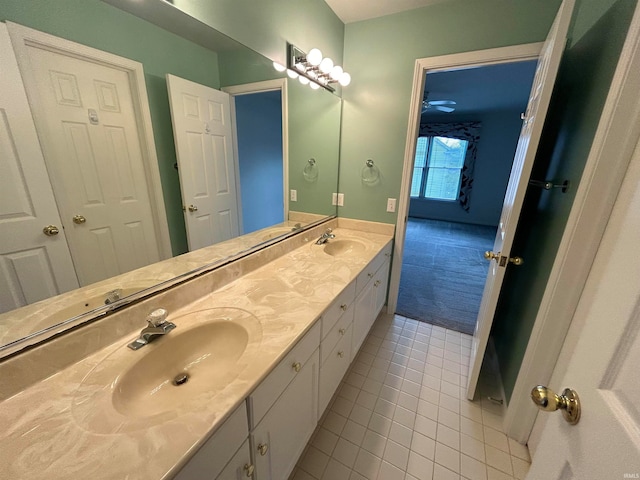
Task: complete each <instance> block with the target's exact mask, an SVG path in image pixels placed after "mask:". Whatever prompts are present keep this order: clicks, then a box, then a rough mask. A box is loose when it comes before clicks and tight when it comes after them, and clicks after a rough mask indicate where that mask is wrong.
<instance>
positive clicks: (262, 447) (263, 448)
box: [258, 443, 269, 457]
mask: <svg viewBox="0 0 640 480" xmlns="http://www.w3.org/2000/svg"><path fill="white" fill-rule="evenodd" d="M267 450H269V445H267V444H266V443H259V444H258V451H259V452H260V455H262V456H263V457H264V456H265V455H266V454H267Z"/></svg>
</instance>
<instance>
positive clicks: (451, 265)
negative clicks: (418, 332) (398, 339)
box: [396, 218, 496, 335]
mask: <svg viewBox="0 0 640 480" xmlns="http://www.w3.org/2000/svg"><path fill="white" fill-rule="evenodd" d="M495 235H496V228H495V227H486V226H481V225H468V224H463V223H454V222H444V221H440V220H427V219H419V218H409V222H408V224H407V235H406V240H405V246H404V255H403V258H402V275H401V277H400V295H399V298H398V306H397V308H396V313H398V314H399V315H403V316H405V317H409V318H414V319H416V320H421V321H424V322H428V323H431V324H434V325H439V326H442V327H444V328H448V329H451V330H457V331H459V332H462V333H467V334H470V335H473V330H474V328H475V324H476V317H477V316H478V309H479V308H480V300H481V299H482V291H483V289H484V283H485V280H486V276H487V268H488V266H489V263H488V262H487V261H486V260H485V259H484V257H483V254H484V252H485V251H486V250H491V247H492V246H493V242H494V239H495Z"/></svg>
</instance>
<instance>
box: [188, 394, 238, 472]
mask: <svg viewBox="0 0 640 480" xmlns="http://www.w3.org/2000/svg"><path fill="white" fill-rule="evenodd" d="M248 436H249V425H248V422H247V406H246V404H245V403H244V402H242V403H241V404H240V405H239V406H238V408H236V409H235V411H234V412H233V413H232V414H231V416H230V417H229V418H228V419H227V420H226V421H225V422H224V423H223V424H222V425H221V426H220V427H219V428H218V429H217V430H216V431H215V433H214V434H213V435H212V436H211V438H209V440H207V441H206V442H205V444H204V445H202V447H200V450H198V451H197V452H196V453H195V455H194V456H193V457H192V458H191V460H189V462H188V463H187V464H186V465H185V466H184V467H183V468H182V470H180V471H179V472H178V474H177V475H176V476H175V480H197V479H200V478H216V477H217V476H218V474H219V473H220V472H221V471H222V469H223V468H224V467H225V465H227V463H229V460H231V458H232V457H233V456H234V454H235V453H236V452H237V451H238V449H239V448H240V446H241V445H242V443H243V442H244V441H245V440H246V439H247V437H248Z"/></svg>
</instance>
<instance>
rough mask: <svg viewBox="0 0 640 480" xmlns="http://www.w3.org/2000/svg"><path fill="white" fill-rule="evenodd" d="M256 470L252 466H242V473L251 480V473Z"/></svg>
mask: <svg viewBox="0 0 640 480" xmlns="http://www.w3.org/2000/svg"><path fill="white" fill-rule="evenodd" d="M255 469H256V467H254V466H253V465H250V464H248V463H246V464H245V465H244V471H245V473H246V474H247V477H249V478H251V477H252V476H253V471H254V470H255Z"/></svg>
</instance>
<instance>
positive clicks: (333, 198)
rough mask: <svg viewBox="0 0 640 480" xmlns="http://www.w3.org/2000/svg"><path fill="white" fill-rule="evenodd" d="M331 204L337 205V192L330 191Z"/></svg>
mask: <svg viewBox="0 0 640 480" xmlns="http://www.w3.org/2000/svg"><path fill="white" fill-rule="evenodd" d="M331 205H338V194H337V193H332V194H331Z"/></svg>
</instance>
